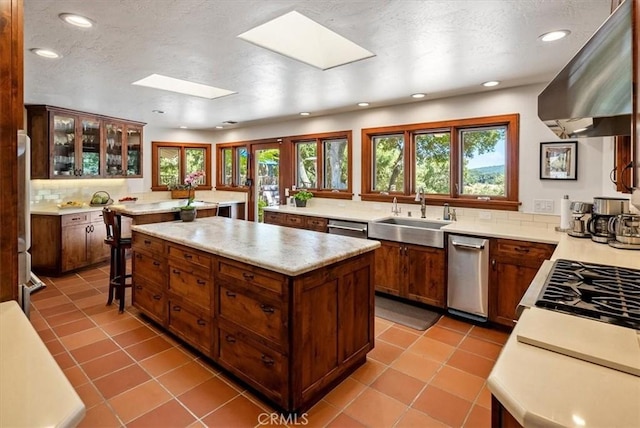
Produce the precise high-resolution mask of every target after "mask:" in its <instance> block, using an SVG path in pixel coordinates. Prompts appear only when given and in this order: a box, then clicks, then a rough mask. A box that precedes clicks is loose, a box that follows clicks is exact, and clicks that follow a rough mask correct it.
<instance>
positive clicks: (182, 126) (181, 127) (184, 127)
mask: <svg viewBox="0 0 640 428" xmlns="http://www.w3.org/2000/svg"><path fill="white" fill-rule="evenodd" d="M180 129H188V128H187V127H186V126H184V125H180Z"/></svg>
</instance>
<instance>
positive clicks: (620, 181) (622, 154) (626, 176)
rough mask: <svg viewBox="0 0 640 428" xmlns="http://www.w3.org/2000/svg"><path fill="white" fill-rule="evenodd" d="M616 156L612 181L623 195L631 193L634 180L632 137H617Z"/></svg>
mask: <svg viewBox="0 0 640 428" xmlns="http://www.w3.org/2000/svg"><path fill="white" fill-rule="evenodd" d="M615 154H616V158H615V161H614V165H613V170H612V171H611V175H612V177H610V178H611V180H612V181H613V182H614V183H615V185H616V190H617V191H618V192H622V193H631V186H632V182H631V180H632V179H633V176H632V172H631V171H632V170H633V167H632V166H631V162H632V159H633V157H632V153H631V136H629V135H624V136H617V137H615Z"/></svg>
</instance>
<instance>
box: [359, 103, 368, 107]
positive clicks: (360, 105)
mask: <svg viewBox="0 0 640 428" xmlns="http://www.w3.org/2000/svg"><path fill="white" fill-rule="evenodd" d="M368 106H369V103H358V107H368Z"/></svg>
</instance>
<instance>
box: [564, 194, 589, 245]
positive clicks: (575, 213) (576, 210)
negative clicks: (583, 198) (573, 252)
mask: <svg viewBox="0 0 640 428" xmlns="http://www.w3.org/2000/svg"><path fill="white" fill-rule="evenodd" d="M592 206H593V204H590V203H588V202H578V201H572V202H571V204H569V209H570V210H571V217H572V220H571V229H570V230H569V231H568V232H567V234H568V235H569V236H573V237H574V238H590V237H591V234H589V232H588V231H587V228H586V226H585V221H584V220H583V219H582V217H584V215H585V214H589V213H590V212H591V209H592Z"/></svg>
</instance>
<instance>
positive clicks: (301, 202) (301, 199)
mask: <svg viewBox="0 0 640 428" xmlns="http://www.w3.org/2000/svg"><path fill="white" fill-rule="evenodd" d="M293 198H294V199H295V201H296V207H306V206H307V201H308V200H309V199H311V198H313V193H311V192H309V191H308V190H304V189H303V190H300V191H298V192H297V193H296V194H295V195H294V197H293Z"/></svg>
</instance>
